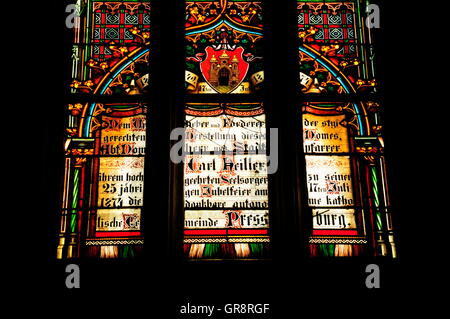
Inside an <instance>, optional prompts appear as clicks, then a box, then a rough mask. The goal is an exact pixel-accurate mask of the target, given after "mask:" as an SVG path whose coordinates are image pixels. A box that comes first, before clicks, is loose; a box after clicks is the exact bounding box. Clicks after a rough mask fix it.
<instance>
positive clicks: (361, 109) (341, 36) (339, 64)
mask: <svg viewBox="0 0 450 319" xmlns="http://www.w3.org/2000/svg"><path fill="white" fill-rule="evenodd" d="M366 5H367V3H366V2H365V1H359V0H354V1H298V2H297V17H298V38H299V79H300V88H301V91H302V93H303V96H304V97H303V98H302V100H303V101H304V102H302V105H301V107H302V125H303V150H304V153H305V161H306V179H307V181H306V183H307V190H308V191H307V193H308V206H309V207H310V210H311V214H312V229H311V232H310V239H309V245H310V254H311V255H312V256H358V255H367V254H369V255H381V256H386V255H390V256H396V248H395V243H394V240H393V233H392V221H391V214H390V211H389V209H390V204H389V197H388V194H387V183H386V171H385V163H384V155H383V149H384V140H383V136H382V128H383V127H382V123H381V122H380V114H379V113H380V102H378V100H379V99H377V97H376V92H377V83H376V79H375V65H374V55H373V52H374V50H373V43H372V42H371V41H372V38H373V36H372V33H371V32H372V30H371V29H370V28H369V27H367V25H366V24H365V16H363V14H364V12H365V9H366ZM317 94H321V95H326V96H327V97H329V98H328V99H327V100H328V101H327V102H313V101H314V98H313V96H314V95H317ZM343 94H344V95H347V96H350V98H349V99H347V100H350V102H342V99H341V98H340V97H339V96H340V95H343Z"/></svg>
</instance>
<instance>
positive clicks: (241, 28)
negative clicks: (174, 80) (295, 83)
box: [186, 0, 264, 94]
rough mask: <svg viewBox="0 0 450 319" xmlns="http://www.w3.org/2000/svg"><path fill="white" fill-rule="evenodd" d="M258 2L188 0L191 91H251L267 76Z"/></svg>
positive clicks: (189, 79)
mask: <svg viewBox="0 0 450 319" xmlns="http://www.w3.org/2000/svg"><path fill="white" fill-rule="evenodd" d="M262 29H263V25H262V7H261V2H258V1H251V2H250V1H232V0H221V1H186V41H187V44H186V56H187V59H186V90H187V91H188V92H189V93H242V94H245V93H251V92H255V91H257V90H258V89H259V88H261V86H262V83H263V81H264V72H263V67H262V63H263V61H262V58H263V57H262V47H261V45H260V41H261V39H262V36H263V35H262Z"/></svg>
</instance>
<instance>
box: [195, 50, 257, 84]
mask: <svg viewBox="0 0 450 319" xmlns="http://www.w3.org/2000/svg"><path fill="white" fill-rule="evenodd" d="M205 51H206V58H205V59H204V60H203V61H202V62H201V63H200V71H201V72H202V75H203V77H204V78H205V80H206V81H207V82H208V83H209V85H210V86H211V87H212V88H213V89H214V90H216V91H217V92H219V93H229V92H231V91H233V90H234V89H235V88H236V87H238V85H239V84H241V82H242V80H243V79H244V78H245V76H246V75H247V71H248V68H249V64H248V62H246V61H244V59H243V53H244V49H243V48H242V47H237V48H234V50H230V49H229V48H223V46H222V48H221V49H218V50H216V49H215V48H213V47H210V46H208V47H206V49H205Z"/></svg>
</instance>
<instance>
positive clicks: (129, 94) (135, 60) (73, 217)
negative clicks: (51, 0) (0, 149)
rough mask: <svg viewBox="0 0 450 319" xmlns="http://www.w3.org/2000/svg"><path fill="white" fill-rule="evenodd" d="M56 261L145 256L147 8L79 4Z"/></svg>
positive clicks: (144, 4)
mask: <svg viewBox="0 0 450 319" xmlns="http://www.w3.org/2000/svg"><path fill="white" fill-rule="evenodd" d="M75 12H76V14H75V18H74V20H73V45H72V66H71V70H72V73H71V77H72V82H71V83H68V84H67V86H68V87H69V86H70V89H69V90H70V92H68V95H69V99H70V101H71V103H68V104H67V105H65V108H66V112H67V113H66V114H67V115H66V131H65V145H64V151H65V174H64V181H63V183H64V184H63V194H62V206H61V223H60V233H59V243H58V248H57V257H58V258H73V257H94V258H125V257H133V256H137V255H139V254H140V253H141V251H142V245H143V236H142V214H143V205H144V202H143V201H144V197H143V194H144V157H145V154H146V114H147V103H146V101H145V95H146V93H147V88H148V81H149V73H148V62H149V61H148V58H149V39H150V4H149V2H148V1H147V2H142V1H94V0H78V2H77V3H76V11H75Z"/></svg>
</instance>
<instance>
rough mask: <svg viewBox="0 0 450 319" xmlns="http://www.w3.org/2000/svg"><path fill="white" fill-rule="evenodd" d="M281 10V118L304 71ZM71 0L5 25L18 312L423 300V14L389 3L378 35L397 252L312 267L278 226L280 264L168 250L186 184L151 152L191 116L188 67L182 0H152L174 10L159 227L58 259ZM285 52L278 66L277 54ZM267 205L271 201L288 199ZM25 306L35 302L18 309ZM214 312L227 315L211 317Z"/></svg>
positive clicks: (157, 168) (427, 193) (167, 311)
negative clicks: (173, 197) (128, 248)
mask: <svg viewBox="0 0 450 319" xmlns="http://www.w3.org/2000/svg"><path fill="white" fill-rule="evenodd" d="M284 2H286V1H269V3H268V4H266V6H265V15H264V20H265V21H266V26H267V27H266V30H265V41H266V42H267V43H269V44H270V46H269V45H267V47H266V51H265V61H266V62H267V61H276V65H275V64H274V63H270V64H269V62H267V65H266V66H265V72H266V83H265V85H266V90H267V91H266V92H268V93H267V96H265V97H264V98H265V101H267V102H266V104H265V105H266V107H267V108H269V109H270V108H271V107H272V108H273V109H272V110H274V109H275V108H276V106H277V105H292V104H293V103H292V101H295V98H294V95H295V94H294V91H293V90H294V87H293V86H292V87H289V86H287V87H286V86H285V85H283V84H282V83H283V81H284V80H286V81H288V82H289V79H291V81H295V77H296V71H295V70H296V68H295V65H296V63H297V60H296V57H297V53H296V51H295V46H296V44H295V42H294V40H293V39H295V36H296V13H295V2H293V3H290V4H289V3H284ZM67 3H70V2H67ZM67 3H64V1H55V0H54V1H48V2H45V4H33V5H31V4H30V5H26V6H25V5H24V7H23V8H21V10H23V11H22V12H24V14H25V16H26V17H27V19H24V21H26V22H24V23H23V22H21V23H18V21H17V20H16V19H15V17H14V16H12V15H11V16H9V17H8V20H7V21H6V23H8V27H7V30H9V31H8V32H7V36H6V37H5V40H4V44H3V47H4V48H5V51H7V52H8V56H7V60H6V61H7V62H6V64H7V66H9V65H10V66H11V67H10V68H9V69H8V70H9V71H5V74H4V78H5V79H6V81H4V82H5V84H4V85H5V91H4V92H5V94H8V95H11V96H12V97H13V98H11V100H9V101H8V104H7V105H6V104H5V109H7V110H8V111H10V112H11V115H5V117H7V120H6V122H7V123H6V124H7V125H6V127H7V128H8V136H9V137H8V138H6V142H7V143H6V145H11V146H5V151H4V152H3V153H4V156H6V158H7V160H6V161H7V162H8V163H9V164H10V165H8V169H7V170H6V172H5V173H6V181H7V183H8V186H9V187H7V191H10V194H9V195H7V196H5V198H4V201H5V203H8V205H5V208H4V216H6V217H4V218H5V219H4V220H5V223H2V224H3V225H9V223H11V225H13V226H12V227H7V228H8V229H9V230H12V232H11V234H8V235H5V248H7V250H6V251H7V253H6V254H5V261H6V262H5V263H6V264H8V265H10V266H12V270H14V272H10V271H8V272H7V273H5V279H6V280H7V281H11V284H12V287H13V291H14V293H12V294H10V295H11V296H13V298H12V299H13V300H16V301H21V302H22V303H21V304H22V305H25V304H28V302H30V303H31V302H35V301H36V302H38V304H39V305H40V307H39V309H41V310H43V311H44V312H45V313H48V314H52V313H54V314H61V315H65V314H71V313H73V312H77V311H80V310H82V311H84V309H87V307H89V308H90V309H94V310H95V309H96V310H98V311H99V313H101V312H102V311H105V312H108V313H109V312H112V313H114V314H118V313H124V314H128V315H137V314H139V316H142V317H151V316H150V314H151V313H154V312H158V313H161V315H160V317H162V318H172V317H176V316H178V318H184V317H186V318H187V316H184V317H183V316H181V315H179V313H178V311H179V309H180V306H181V305H185V304H186V303H187V302H190V303H191V304H203V305H216V306H222V307H223V305H224V304H226V303H269V304H270V308H271V312H270V314H268V315H266V316H263V315H258V316H255V317H256V318H291V317H292V318H293V317H296V318H298V317H302V316H305V315H306V313H312V314H317V315H323V314H333V313H339V314H348V315H352V314H357V315H362V314H367V313H383V312H385V311H387V309H390V311H392V310H398V311H403V309H404V307H407V306H408V305H409V306H410V305H411V304H414V301H415V300H416V297H418V296H421V295H423V294H424V290H423V288H422V283H423V281H424V280H423V279H424V272H425V268H424V266H425V265H427V264H428V261H429V260H430V259H432V256H433V255H432V253H431V249H430V248H429V246H432V244H429V243H428V242H427V241H426V238H427V237H426V235H427V229H428V225H427V220H426V219H425V218H424V216H425V215H426V214H432V213H433V211H434V208H433V207H432V205H429V204H428V205H427V206H425V205H424V204H425V201H426V200H427V199H429V198H433V196H436V194H434V191H433V190H432V189H431V188H430V187H429V186H428V185H430V184H431V179H430V177H429V176H431V175H432V174H431V173H429V171H428V170H427V169H426V164H425V162H423V161H422V157H420V153H421V152H422V150H421V148H420V145H421V144H422V142H423V143H424V144H423V145H428V147H430V140H429V139H428V138H427V135H426V134H424V132H423V130H422V129H421V126H420V123H422V121H423V120H424V116H423V115H421V114H422V113H421V107H422V106H423V105H424V104H426V103H431V102H430V101H431V100H430V97H429V96H427V99H425V98H423V97H422V96H421V95H419V92H420V91H423V90H425V86H426V84H424V82H426V81H424V78H427V77H428V75H427V70H426V69H423V68H422V69H421V68H419V67H418V66H417V64H418V62H420V57H419V56H418V54H417V50H416V49H415V48H416V46H417V45H418V43H417V38H420V37H419V36H418V35H417V32H416V28H417V26H416V25H414V24H411V23H410V20H409V19H408V17H410V16H411V14H412V13H414V12H417V10H419V9H418V8H417V7H412V6H405V5H403V4H402V3H400V2H398V1H388V2H387V3H383V4H381V3H380V7H381V28H380V29H379V30H377V31H376V36H377V42H376V43H377V44H376V45H377V47H376V49H377V51H376V52H377V53H376V54H377V56H376V61H377V66H378V68H379V70H378V74H379V76H378V82H379V83H381V85H382V92H381V93H382V99H383V106H384V114H383V121H384V123H385V124H384V127H385V131H384V137H385V141H386V149H385V151H386V158H387V164H388V175H389V176H388V178H389V187H390V192H391V199H392V205H393V211H394V213H395V217H394V218H395V219H394V223H395V224H394V225H395V228H396V234H397V240H398V253H399V258H398V259H397V260H394V261H392V260H385V259H364V258H352V259H338V260H337V259H325V260H324V259H318V260H309V259H306V258H303V257H301V256H296V255H292V253H291V254H289V252H290V251H292V250H293V249H295V248H296V247H297V248H298V247H300V244H298V243H299V242H300V243H301V239H302V238H301V235H299V234H297V233H295V232H290V231H287V232H286V233H283V231H280V232H279V236H278V239H274V248H276V249H277V251H278V252H279V253H278V254H277V255H276V256H274V257H275V258H274V259H273V261H270V262H258V263H251V262H238V263H236V262H221V263H185V262H183V261H181V260H180V259H179V258H178V257H177V256H176V255H174V254H173V253H171V252H173V251H174V250H176V247H173V246H172V245H173V239H174V238H177V236H180V234H178V233H177V232H176V231H174V229H177V228H176V226H177V221H175V222H170V223H169V216H168V214H167V213H166V212H167V211H169V201H170V199H169V198H168V194H169V190H173V189H176V188H177V186H176V185H171V184H170V183H169V180H170V178H169V177H170V176H171V175H170V174H175V176H176V174H177V168H176V167H172V166H170V164H169V158H168V156H166V157H164V156H162V155H159V156H156V157H155V156H153V157H152V155H153V153H154V152H159V153H160V154H168V150H169V146H170V145H169V143H168V133H169V132H170V127H171V126H172V127H173V126H174V125H176V124H178V123H179V121H180V115H175V116H174V114H182V113H180V111H179V110H177V109H176V108H175V106H176V105H183V93H182V92H183V88H184V82H183V81H184V60H183V57H182V54H181V55H180V54H179V52H184V47H183V45H184V40H183V32H182V31H181V30H183V28H184V25H183V21H184V4H183V1H179V3H178V4H176V3H177V1H155V3H154V4H153V5H152V8H153V9H154V10H157V9H158V8H159V9H160V10H161V11H160V12H166V14H160V15H153V16H152V32H153V33H152V37H153V39H154V41H155V46H154V49H153V53H152V54H153V57H152V58H153V59H154V60H153V61H155V60H156V61H161V63H158V64H152V65H151V68H152V70H151V72H152V76H154V77H156V78H158V79H159V80H158V81H155V82H156V83H154V84H153V85H154V87H153V90H154V91H153V92H157V93H156V94H155V96H153V97H152V99H153V100H152V103H153V105H154V106H153V107H155V109H157V111H156V110H155V111H154V114H153V118H150V119H149V124H150V125H149V127H150V134H153V135H155V136H164V135H165V136H167V138H158V139H156V140H155V144H154V145H152V146H151V147H150V157H151V158H154V159H152V160H151V161H153V162H150V163H151V164H152V166H151V167H153V168H150V170H147V172H146V187H148V186H147V185H149V184H150V183H151V184H152V185H153V186H151V187H152V192H151V193H152V194H154V198H158V199H159V200H157V201H152V208H151V209H152V212H151V213H153V216H154V217H155V219H154V220H152V221H151V223H152V224H153V225H159V226H154V227H151V233H150V234H149V228H150V225H149V222H148V221H144V222H146V245H145V250H146V251H147V253H146V256H145V258H143V259H139V260H126V261H123V260H114V261H109V260H92V261H89V260H74V261H67V260H65V261H56V260H55V258H54V257H55V250H56V239H57V229H58V212H59V206H58V205H59V196H60V188H61V173H62V172H63V165H62V164H63V153H62V146H63V134H62V132H63V131H64V109H63V105H64V103H66V102H68V101H67V99H66V96H65V92H66V90H67V88H66V86H67V82H66V81H65V80H64V79H67V76H68V73H67V72H68V70H69V69H70V40H71V36H70V30H68V29H66V28H65V24H64V23H65V18H66V13H65V6H66V4H67ZM16 10H17V8H16ZM5 11H6V10H5ZM9 20H11V21H9ZM268 21H270V22H271V23H272V24H269V22H268ZM16 48H20V49H16ZM273 48H276V49H273ZM292 49H294V50H292ZM280 56H282V57H283V58H281V59H280V58H277V57H280ZM169 65H170V67H168V66H169ZM5 70H6V69H5ZM168 83H170V84H171V85H166V84H168ZM280 92H283V94H280ZM151 107H152V106H151ZM292 110H294V108H292ZM294 112H295V111H294ZM8 113H9V112H8ZM171 114H172V117H171ZM273 114H274V116H273V117H272V119H270V121H272V127H277V126H276V125H279V126H278V127H281V126H282V125H280V124H282V123H281V118H282V117H284V116H286V115H285V114H281V113H277V112H276V111H274V112H273ZM268 121H269V119H268ZM269 126H270V125H269ZM294 129H295V127H289V125H286V127H285V128H284V129H283V130H282V131H281V134H282V136H283V134H285V136H289V134H290V132H292V130H294ZM283 152H284V153H283ZM290 155H291V154H290V152H289V150H288V149H287V148H286V149H285V150H284V151H283V150H282V155H281V156H282V158H281V159H280V160H283V159H285V160H286V161H293V160H294V159H293V158H295V157H291V156H290ZM422 156H423V155H422ZM293 166H295V165H293ZM293 166H289V167H293ZM9 167H11V168H9ZM146 167H149V166H146ZM279 174H280V177H278V178H275V180H273V181H272V182H273V183H274V184H275V185H277V187H279V190H280V192H281V191H283V192H284V193H286V194H287V195H286V196H287V198H292V196H294V195H292V194H290V195H289V186H290V185H291V184H289V183H291V182H292V181H290V180H289V176H290V175H292V173H291V172H290V171H288V170H287V169H284V170H283V169H282V170H281V172H280V173H279ZM147 176H150V178H148V177H147ZM284 183H286V184H284ZM178 187H180V186H178ZM7 194H8V193H7ZM148 196H149V195H147V194H146V203H147V205H148V203H149V199H148V198H149V197H148ZM152 196H153V195H152ZM289 196H291V197H289ZM271 200H272V201H275V202H276V201H278V200H279V198H278V197H276V198H272V199H271ZM9 204H11V205H9ZM282 205H286V208H287V209H288V208H289V207H290V206H289V204H286V203H283V204H282ZM285 214H288V213H285ZM18 216H19V217H18ZM283 218H287V217H286V216H284V215H283V214H281V217H280V218H279V221H278V225H277V224H276V225H275V227H283V225H285V226H286V227H288V225H287V224H286V220H284V221H283ZM300 222H301V221H300ZM178 223H179V221H178ZM283 223H284V224H283ZM166 225H169V227H166ZM4 227H5V226H4ZM289 227H292V226H289ZM289 227H288V229H290V228H289ZM147 238H149V239H147ZM178 238H179V237H178ZM296 238H297V239H298V240H297V241H295V239H296ZM280 242H281V243H284V244H280ZM286 242H288V243H289V244H288V245H286V244H285V243H286ZM296 245H297V246H296ZM278 248H279V249H278ZM9 251H11V252H9ZM149 251H152V252H151V253H149ZM299 255H301V254H299ZM69 263H76V264H78V265H79V266H80V269H81V289H71V290H69V289H67V288H66V287H65V284H64V282H65V277H66V273H65V267H66V265H67V264H69ZM370 263H376V264H378V265H379V266H380V268H381V288H380V289H367V288H366V287H365V284H364V281H365V278H366V275H367V274H366V273H365V267H366V265H367V264H370ZM427 280H429V281H431V279H429V278H428V279H427ZM24 300H26V301H27V302H26V303H23V301H24ZM16 309H17V310H18V311H20V310H25V309H22V307H19V308H16ZM36 309H37V308H36ZM216 317H217V318H218V317H220V316H219V315H218V314H217V315H215V316H214V317H213V318H216ZM198 318H201V317H198ZM225 318H234V317H233V316H231V315H228V316H225ZM236 318H248V316H236Z"/></svg>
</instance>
